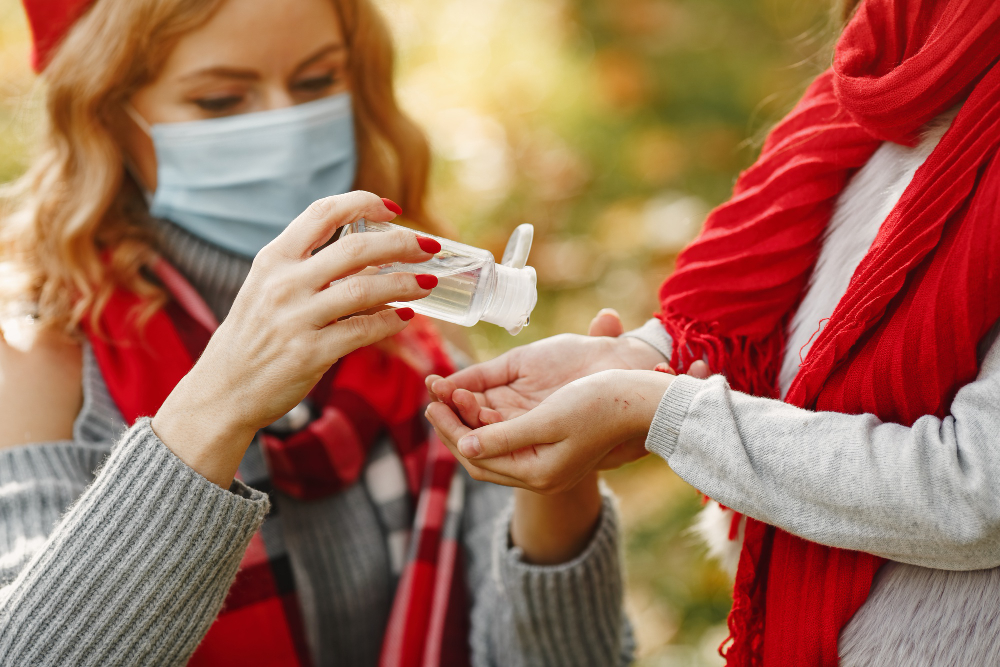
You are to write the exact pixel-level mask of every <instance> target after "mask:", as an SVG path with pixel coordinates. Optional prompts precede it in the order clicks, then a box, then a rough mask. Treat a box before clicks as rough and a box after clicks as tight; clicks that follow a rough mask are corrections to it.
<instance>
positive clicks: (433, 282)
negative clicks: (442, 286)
mask: <svg viewBox="0 0 1000 667" xmlns="http://www.w3.org/2000/svg"><path fill="white" fill-rule="evenodd" d="M417 284H418V285H420V289H434V288H435V287H437V286H438V277H437V276H433V275H431V274H429V273H421V274H418V275H417Z"/></svg>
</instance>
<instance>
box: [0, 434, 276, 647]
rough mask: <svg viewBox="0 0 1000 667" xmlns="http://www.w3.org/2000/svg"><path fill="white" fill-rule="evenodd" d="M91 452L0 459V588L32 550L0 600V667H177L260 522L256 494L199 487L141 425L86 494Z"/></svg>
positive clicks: (260, 501)
mask: <svg viewBox="0 0 1000 667" xmlns="http://www.w3.org/2000/svg"><path fill="white" fill-rule="evenodd" d="M97 454H98V453H97V452H96V451H94V450H92V449H90V448H88V447H86V446H80V445H78V444H75V443H54V444H51V445H36V446H32V447H27V448H15V449H9V450H3V451H0V526H2V527H3V530H2V531H0V553H2V554H3V559H4V567H3V576H4V578H5V581H9V580H7V579H6V578H7V577H9V576H10V575H11V574H14V573H15V571H16V564H15V563H13V562H10V563H8V562H7V558H8V556H9V555H10V554H19V553H20V554H25V552H27V551H34V553H33V554H31V558H30V560H29V561H28V562H27V563H26V564H24V565H23V567H21V568H20V569H19V572H17V576H16V578H14V580H13V581H12V582H9V583H8V585H7V586H5V587H4V588H3V589H2V591H0V600H2V602H0V664H2V665H153V664H155V665H183V664H184V663H185V662H186V661H187V659H188V657H189V656H190V655H191V653H192V652H193V651H194V649H195V647H196V646H197V645H198V642H199V641H200V640H201V637H202V636H203V635H204V633H205V632H206V631H207V630H208V627H209V625H210V624H211V623H212V620H213V619H214V618H215V615H216V613H217V612H218V610H219V607H220V606H221V604H222V600H223V598H224V597H225V595H226V591H227V590H228V589H229V585H230V584H231V583H232V580H233V578H234V576H235V575H236V570H237V567H238V565H239V562H240V558H241V557H242V555H243V552H244V550H245V549H246V547H247V544H248V543H249V540H250V537H251V536H252V535H253V533H254V531H256V530H257V527H258V526H259V525H260V523H261V522H262V521H263V519H264V515H265V514H266V513H267V509H268V501H267V496H266V495H264V494H262V493H260V492H258V491H252V490H250V489H247V488H246V487H243V486H242V485H240V484H239V483H236V484H235V485H234V486H233V489H232V491H227V490H225V489H221V488H219V487H218V486H216V485H215V484H213V483H211V482H209V481H208V480H206V479H205V478H203V477H201V476H200V475H198V474H197V473H195V472H194V471H193V470H191V469H190V468H189V467H187V466H186V465H185V464H184V463H183V462H181V461H180V460H179V459H178V458H177V457H176V456H174V454H173V453H172V452H171V451H170V450H168V449H167V448H166V447H165V446H164V445H163V443H161V442H160V441H159V439H158V438H157V437H156V436H155V434H153V432H152V429H150V427H149V421H148V420H143V421H142V422H140V423H138V424H136V426H135V427H134V428H133V429H131V430H130V431H129V432H128V433H127V434H126V436H125V437H124V439H123V440H122V441H121V443H120V444H119V445H118V446H117V447H116V448H115V449H114V451H113V452H112V454H111V456H110V457H108V459H107V461H106V462H105V463H104V465H103V467H102V469H101V472H100V473H99V474H98V475H97V478H96V480H95V481H94V482H93V483H92V484H90V485H89V487H87V486H86V485H87V482H88V481H89V479H87V477H88V474H87V471H88V469H90V470H92V469H93V468H92V467H91V466H93V464H94V462H95V460H97V458H99V456H97ZM84 487H86V490H85V491H84V490H83V489H84ZM81 492H82V495H81ZM70 505H72V507H71V508H70V509H69V511H68V512H67V513H66V514H65V516H64V517H63V518H62V519H61V520H59V515H60V514H61V513H62V511H63V510H65V509H66V507H69V506H70ZM31 542H34V543H35V544H37V548H36V549H31V548H30V547H31ZM12 560H16V559H12ZM11 566H15V567H11Z"/></svg>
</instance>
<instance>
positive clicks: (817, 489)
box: [646, 342, 1000, 570]
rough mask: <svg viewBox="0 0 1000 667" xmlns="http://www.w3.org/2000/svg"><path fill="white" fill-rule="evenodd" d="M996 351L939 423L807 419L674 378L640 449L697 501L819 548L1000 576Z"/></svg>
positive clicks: (813, 415)
mask: <svg viewBox="0 0 1000 667" xmlns="http://www.w3.org/2000/svg"><path fill="white" fill-rule="evenodd" d="M998 397H1000V343H996V342H995V343H993V345H992V347H991V349H990V350H989V353H988V354H987V355H986V358H985V360H984V361H983V364H982V366H981V369H980V373H979V376H978V377H977V379H976V380H975V381H973V382H971V383H969V384H967V385H966V386H964V387H962V389H961V390H960V391H959V392H958V394H957V395H956V396H955V400H954V401H953V402H952V405H951V414H950V415H949V416H947V417H945V418H944V419H938V418H937V417H935V416H933V415H928V416H925V417H922V418H920V419H918V420H917V421H916V422H915V423H914V424H913V426H912V427H906V426H901V425H899V424H891V423H883V422H881V421H879V420H878V419H877V418H876V417H875V416H874V415H845V414H840V413H834V412H812V411H809V410H803V409H801V408H796V407H793V406H791V405H788V404H786V403H782V402H780V401H776V400H770V399H764V398H756V397H753V396H748V395H746V394H742V393H740V392H736V391H733V390H731V389H730V388H729V387H728V386H727V384H726V382H725V380H724V379H723V378H722V377H721V376H715V377H712V378H709V379H708V380H696V379H694V378H691V377H687V376H680V377H678V378H677V379H676V380H674V382H673V383H672V384H671V385H670V388H669V389H668V390H667V391H666V392H665V393H664V396H663V398H662V400H661V402H660V405H659V407H658V409H657V412H656V415H655V417H654V420H653V424H652V427H651V428H650V432H649V437H648V439H647V440H646V448H647V449H649V450H650V451H651V452H654V453H656V454H658V455H660V456H661V457H663V458H664V459H665V460H666V461H667V463H669V464H670V467H671V468H673V469H674V471H675V472H676V473H677V474H678V475H680V476H681V477H682V478H684V479H685V480H686V481H687V482H688V483H690V484H691V485H692V486H694V487H695V488H697V489H698V490H700V491H701V492H702V493H704V494H706V495H708V496H709V497H711V498H713V499H715V500H717V501H719V502H720V503H721V504H723V505H725V506H727V507H731V508H733V509H735V510H737V511H740V512H743V513H744V514H746V515H748V516H751V517H754V518H756V519H760V520H761V521H765V522H767V523H770V524H773V525H776V526H778V527H780V528H783V529H785V530H787V531H788V532H790V533H793V534H795V535H799V536H801V537H804V538H806V539H809V540H812V541H814V542H819V543H821V544H826V545H829V546H834V547H841V548H845V549H853V550H857V551H866V552H868V553H872V554H876V555H879V556H883V557H885V558H888V559H890V560H895V561H900V562H903V563H910V564H913V565H920V566H923V567H931V568H938V569H944V570H978V569H986V568H993V567H997V566H1000V446H998V445H1000V436H998V434H1000V400H998Z"/></svg>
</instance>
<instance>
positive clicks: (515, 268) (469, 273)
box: [340, 219, 538, 336]
mask: <svg viewBox="0 0 1000 667" xmlns="http://www.w3.org/2000/svg"><path fill="white" fill-rule="evenodd" d="M391 229H404V228H403V227H400V226H399V225H394V224H392V223H390V222H369V221H367V220H364V219H361V220H358V221H357V222H353V223H351V224H349V225H347V226H346V227H344V228H343V231H342V232H341V235H340V236H341V238H342V237H344V236H347V235H348V234H359V233H365V232H387V231H389V230H391ZM533 235H534V227H532V226H531V225H521V226H519V227H518V228H517V229H515V230H514V233H513V234H511V237H510V241H508V242H507V248H506V250H505V251H504V256H503V261H502V262H501V263H500V264H497V263H496V260H495V259H494V258H493V254H492V253H491V252H489V251H488V250H483V249H481V248H475V247H473V246H469V245H465V244H464V243H456V242H455V241H451V240H448V239H444V238H441V237H439V236H433V235H431V234H423V233H421V236H427V237H429V238H432V239H435V240H436V241H438V242H439V243H440V244H441V252H439V253H437V254H436V255H434V257H432V258H431V259H429V260H428V261H426V262H422V263H420V264H404V263H401V262H397V263H394V264H387V265H386V266H380V267H378V268H379V273H395V272H398V271H405V272H407V273H432V274H434V275H435V276H437V277H438V285H437V287H435V288H434V289H433V290H432V291H431V294H430V296H427V297H424V298H423V299H419V300H418V301H411V302H408V303H393V304H390V305H393V306H408V307H410V308H413V310H415V311H416V312H418V313H420V314H422V315H426V316H428V317H434V318H437V319H439V320H444V321H446V322H454V323H455V324H461V325H462V326H466V327H471V326H472V325H473V324H475V323H476V322H478V321H480V320H482V321H484V322H490V323H492V324H497V325H499V326H501V327H503V328H504V329H506V330H507V331H508V332H510V334H511V335H514V336H516V335H517V334H518V333H519V332H520V331H521V329H523V328H524V326H525V325H526V324H528V319H529V316H530V315H531V311H532V310H533V309H534V308H535V303H536V302H537V301H538V292H537V290H536V278H535V270H534V269H533V268H531V267H530V266H525V264H526V263H527V261H528V253H529V252H530V250H531V240H532V236H533Z"/></svg>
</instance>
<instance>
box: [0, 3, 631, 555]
mask: <svg viewBox="0 0 1000 667" xmlns="http://www.w3.org/2000/svg"><path fill="white" fill-rule="evenodd" d="M247 35H253V39H247ZM347 58H348V53H347V49H346V47H345V43H344V39H343V33H342V31H341V28H340V25H339V22H338V19H337V16H336V14H335V12H334V10H333V8H332V6H331V4H330V3H329V2H327V1H326V0H296V1H295V2H291V3H288V2H282V3H276V2H269V1H268V0H229V1H228V2H226V3H225V4H223V6H222V7H221V8H220V9H219V11H218V12H217V13H216V14H215V15H214V16H213V17H212V18H211V19H210V20H209V21H207V22H206V23H205V24H204V25H203V26H201V27H199V28H197V29H196V30H194V31H192V32H190V33H188V34H186V35H184V36H183V37H181V38H180V40H179V41H178V43H177V44H176V46H175V48H174V50H173V51H172V52H171V54H170V55H169V56H168V58H167V60H166V62H165V64H164V67H163V69H162V71H161V72H160V73H159V74H158V76H157V78H156V80H155V81H152V82H151V83H149V84H148V85H146V86H144V87H143V88H141V89H139V90H137V91H136V92H135V93H134V95H133V96H132V97H131V98H130V100H129V104H130V106H131V109H132V111H134V114H135V115H137V116H138V118H135V117H134V116H133V115H131V114H128V113H125V112H123V113H122V115H121V117H120V118H119V119H117V123H116V128H115V129H116V134H117V136H118V138H119V141H120V143H121V144H122V147H123V149H124V152H125V154H126V156H127V158H126V159H127V160H128V161H129V164H130V166H131V167H132V168H133V173H134V174H135V175H136V176H137V178H138V179H139V180H140V181H141V184H142V185H143V186H144V187H145V188H146V189H147V190H149V191H154V190H155V189H156V184H157V174H156V155H155V150H154V147H153V143H152V140H151V138H150V137H149V135H148V131H147V128H148V126H151V125H154V124H157V123H173V122H184V121H193V120H201V119H208V118H217V117H222V116H228V115H233V114H240V113H250V112H257V111H267V110H273V109H280V108H284V107H288V106H291V105H293V104H301V103H304V102H309V101H312V100H315V99H319V98H322V97H325V96H329V95H334V94H338V93H342V92H347V91H348V90H349V88H348V83H347V76H346V66H347ZM360 217H366V218H368V219H370V220H375V221H388V220H391V219H392V218H393V217H394V216H393V215H392V214H391V213H390V212H388V211H387V209H385V207H384V205H383V204H382V203H381V201H380V200H379V199H378V198H377V197H375V196H374V195H372V194H370V193H351V194H349V195H342V196H339V197H332V198H329V199H326V200H322V201H320V202H317V203H316V204H315V205H314V206H312V207H310V209H309V210H307V211H306V212H304V213H303V214H302V215H301V216H299V217H298V218H297V219H296V220H295V221H293V222H291V224H290V225H289V227H288V228H287V229H286V230H285V232H284V233H282V234H281V236H279V238H278V239H276V240H275V241H274V242H273V243H271V244H269V245H268V246H267V247H266V248H264V250H263V251H261V253H260V254H259V255H258V256H257V258H256V259H255V261H254V265H253V269H252V270H251V272H250V275H249V277H248V278H247V281H246V284H245V285H244V287H243V289H242V290H241V291H240V294H239V296H238V297H237V299H236V302H235V303H234V305H233V308H232V311H231V312H230V315H229V317H227V319H226V321H225V322H223V323H222V325H221V326H220V327H219V329H218V331H217V332H216V333H215V335H214V336H213V337H212V340H211V342H210V343H209V345H208V348H207V349H206V350H205V353H204V354H203V355H202V357H201V358H200V359H199V361H198V362H197V364H196V365H195V367H194V368H193V369H192V370H191V372H190V373H189V374H188V376H187V377H185V378H184V379H183V380H182V381H181V382H180V383H179V384H178V386H177V387H176V388H175V390H174V391H173V393H171V394H170V396H169V397H168V398H167V400H166V401H165V402H164V404H163V406H162V407H161V408H160V410H159V412H158V413H157V414H156V415H155V417H154V418H153V422H152V426H153V430H154V431H155V432H156V434H157V435H158V436H159V437H160V439H161V440H162V441H163V442H164V444H165V445H166V446H167V447H169V448H170V449H171V450H172V451H173V452H174V453H175V454H177V456H178V457H179V458H180V459H181V460H182V461H184V462H185V463H186V464H188V465H189V466H191V467H192V468H193V469H194V470H196V471H197V472H199V473H201V474H202V475H204V476H205V477H206V478H208V479H209V480H211V481H213V482H215V483H216V484H219V485H220V486H223V487H228V486H229V485H230V484H231V482H232V479H233V476H234V474H235V472H236V469H237V467H238V465H239V461H240V460H241V458H242V457H243V454H244V452H245V450H246V447H247V446H248V445H249V443H250V441H251V440H252V438H253V435H254V433H255V432H256V431H257V430H258V429H259V428H262V427H263V426H266V425H267V424H269V423H271V422H272V421H274V420H275V419H276V418H278V417H280V416H281V415H283V414H284V413H285V412H287V411H288V410H289V409H291V407H293V406H294V405H296V404H297V403H298V402H299V401H300V400H301V399H302V398H303V397H304V396H305V395H306V394H307V393H308V391H309V389H310V388H311V387H312V386H313V385H314V384H315V382H316V381H318V379H319V378H320V377H321V376H322V374H323V372H324V371H325V370H326V369H328V368H329V367H330V366H331V365H332V364H333V363H334V362H335V361H336V359H337V358H339V357H340V356H343V355H344V354H347V353H348V352H350V351H351V350H353V349H356V348H357V347H361V346H363V345H368V344H371V343H374V342H376V341H378V340H381V339H383V338H386V337H388V336H391V335H393V334H395V333H397V332H399V331H400V330H401V329H402V328H403V327H404V326H405V323H404V322H403V321H402V320H401V319H400V318H399V317H398V316H396V315H395V314H394V311H392V310H387V311H381V312H377V313H374V314H364V315H359V316H355V317H351V318H349V319H344V317H345V316H347V315H351V314H353V313H359V312H362V311H365V310H367V309H369V308H372V307H376V306H379V305H381V304H384V303H387V302H390V301H407V300H413V299H418V298H421V297H423V296H426V295H427V294H428V293H429V291H428V290H422V289H420V288H419V287H418V286H417V285H416V284H415V280H414V278H413V276H412V275H410V274H391V275H388V276H363V277H362V276H359V277H355V278H352V279H351V280H349V281H344V282H342V283H338V284H337V285H334V286H332V287H330V286H329V284H330V282H331V281H332V280H335V279H337V278H340V277H343V276H347V275H350V274H352V273H354V272H356V271H358V270H360V269H362V268H363V267H366V266H369V265H375V264H381V263H387V262H395V261H402V262H419V261H423V260H426V259H427V258H428V257H429V256H428V255H427V254H426V253H423V251H421V250H419V247H417V246H416V240H415V236H414V235H413V234H409V233H400V234H394V235H390V234H379V235H358V236H351V237H348V238H347V239H344V241H341V242H338V243H336V244H334V245H332V246H330V247H328V248H326V249H324V250H322V251H321V252H319V253H317V254H316V255H315V256H313V255H312V254H311V252H312V250H314V249H316V248H318V247H320V246H321V245H323V243H324V242H325V241H326V240H327V239H329V238H330V236H331V235H332V233H333V231H334V230H335V229H336V228H337V227H338V226H340V225H343V224H347V223H350V222H353V221H354V220H356V219H358V218H360ZM373 239H377V240H378V245H377V246H375V245H373ZM616 321H617V320H616ZM617 326H618V327H619V329H620V324H617ZM598 330H600V327H598ZM598 330H595V331H598ZM81 402H82V394H81V389H80V350H79V346H78V345H77V344H76V343H75V342H73V341H62V340H55V339H52V340H50V339H48V338H46V340H44V341H38V342H37V343H35V344H30V345H28V346H27V347H26V348H24V349H20V350H19V349H16V348H14V347H13V346H11V345H8V344H6V343H3V342H0V424H2V426H0V447H2V446H15V445H23V444H26V443H30V442H42V441H48V440H54V439H62V438H69V437H72V424H73V420H74V419H75V417H76V415H77V414H78V412H79V409H80V404H81ZM600 507H601V498H600V494H599V492H598V490H597V478H596V475H592V476H591V477H589V478H587V479H586V480H585V482H581V483H579V484H577V485H575V486H574V487H573V488H572V489H567V490H566V491H565V492H564V493H562V494H550V495H539V494H534V493H528V492H519V493H518V494H517V500H516V505H515V521H514V527H513V529H512V532H513V536H512V539H513V540H514V542H515V544H518V545H519V546H521V547H522V548H524V549H525V552H526V554H528V559H529V560H531V561H532V562H536V563H558V562H563V561H565V560H568V559H570V558H572V557H573V556H575V555H577V554H578V553H579V552H580V551H581V550H582V549H583V548H584V547H585V546H586V543H587V541H588V540H589V537H590V534H591V533H592V532H593V528H594V526H595V525H596V522H597V518H598V516H599V512H600Z"/></svg>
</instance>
